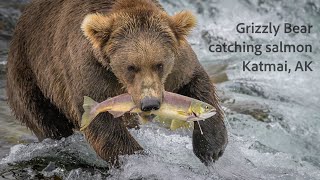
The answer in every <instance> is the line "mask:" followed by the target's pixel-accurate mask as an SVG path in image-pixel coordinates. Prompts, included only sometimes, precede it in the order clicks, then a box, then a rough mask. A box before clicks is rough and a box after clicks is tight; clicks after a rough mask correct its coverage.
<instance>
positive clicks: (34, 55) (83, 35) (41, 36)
mask: <svg viewBox="0 0 320 180" xmlns="http://www.w3.org/2000/svg"><path fill="white" fill-rule="evenodd" d="M194 26H195V18H194V17H193V15H192V14H191V13H190V12H187V11H184V12H181V13H178V14H176V15H174V16H169V15H167V14H166V12H165V11H164V10H163V8H162V7H161V6H160V5H159V3H158V2H156V1H155V0H136V1H131V0H118V1H117V2H115V1H112V0H92V1H81V0H35V1H33V2H32V3H31V4H30V5H29V6H28V7H27V8H26V10H25V11H24V13H23V15H22V16H21V18H20V20H19V22H18V24H17V27H16V30H15V34H14V38H13V40H12V43H11V46H10V52H9V59H8V81H7V82H8V86H7V87H8V92H7V93H8V97H9V104H10V106H11V108H12V110H13V112H14V114H15V115H16V117H17V119H19V120H20V121H22V122H23V123H25V124H26V126H27V127H29V128H30V129H31V130H32V131H33V132H34V133H35V134H36V135H37V137H38V138H39V139H40V140H41V139H44V138H55V139H59V138H61V137H66V136H69V135H71V134H72V133H73V130H78V129H79V125H80V121H81V114H82V112H83V109H82V103H83V96H90V97H92V98H93V99H95V100H96V101H103V100H105V99H107V98H108V97H112V96H115V95H118V94H121V93H124V92H129V93H130V94H131V95H132V96H133V99H134V102H135V103H136V104H137V105H139V103H140V100H141V99H142V98H144V97H147V96H152V97H157V98H159V99H161V97H162V92H163V90H164V89H165V90H167V91H172V92H177V93H180V94H184V95H186V96H190V97H193V98H197V99H200V100H202V101H206V102H208V103H211V104H213V105H214V106H215V107H216V108H217V109H218V113H217V115H216V116H214V117H213V118H210V119H208V120H206V121H203V122H201V125H202V129H203V131H204V135H201V133H200V131H199V127H198V126H197V125H196V126H195V130H194V133H193V145H194V152H195V154H196V155H197V156H198V157H199V158H200V160H201V161H203V162H204V163H209V162H211V160H216V159H217V158H218V157H219V156H221V155H222V152H223V151H224V148H225V146H226V143H227V134H226V129H225V126H224V123H223V116H222V111H221V109H220V106H219V104H218V99H217V97H216V94H215V89H214V87H213V86H212V84H211V83H210V80H209V77H208V75H207V74H206V73H205V71H204V70H203V68H202V67H201V65H200V63H199V61H198V60H197V57H196V55H195V53H194V52H193V51H192V49H191V47H190V45H189V44H188V42H187V41H186V39H185V36H187V35H188V33H189V32H190V31H191V29H192V27H194ZM85 135H86V138H87V140H88V142H89V143H90V144H91V145H92V146H93V148H94V149H95V150H96V152H97V153H98V154H99V155H100V156H101V157H102V158H104V159H105V160H108V161H114V160H116V159H117V157H118V155H120V154H132V153H134V152H135V151H138V150H141V149H142V148H141V147H140V145H139V144H138V143H137V142H136V141H135V140H134V139H133V138H132V137H131V135H130V134H129V132H128V131H127V129H126V126H125V124H124V122H123V121H122V120H117V119H113V117H112V116H111V115H110V114H108V113H102V114H100V115H99V116H97V117H96V118H95V119H94V121H93V123H92V124H91V125H90V126H89V127H88V128H87V129H86V131H85Z"/></svg>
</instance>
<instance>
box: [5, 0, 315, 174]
mask: <svg viewBox="0 0 320 180" xmlns="http://www.w3.org/2000/svg"><path fill="white" fill-rule="evenodd" d="M25 3H26V1H23V0H14V1H12V0H11V1H10V0H2V1H1V2H0V124H1V125H0V133H1V136H0V158H3V159H2V160H0V177H1V176H2V177H3V178H8V179H14V178H21V179H28V178H29V179H34V178H42V177H51V178H57V179H59V178H64V179H93V178H95V179H104V178H106V177H108V178H110V179H320V90H319V89H320V64H319V58H320V53H319V52H320V51H319V47H320V42H319V36H320V33H319V30H320V1H317V0H288V1H285V0H270V1H265V0H239V1H233V0H203V1H200V0H175V1H169V0H161V3H162V4H163V6H164V8H165V9H166V10H167V11H168V12H169V13H170V14H174V13H175V12H178V11H181V10H183V9H189V10H192V11H193V12H194V13H195V14H196V16H197V19H198V26H197V28H196V29H195V30H194V31H193V33H192V34H191V36H190V37H189V42H190V43H191V45H192V47H193V48H194V50H195V51H196V53H197V55H198V58H199V60H200V61H201V63H202V64H203V66H204V67H205V68H206V70H207V71H208V73H209V75H210V77H211V79H212V81H213V82H214V83H216V86H217V89H218V92H219V96H220V99H221V101H222V105H223V108H224V110H225V112H226V124H227V127H228V131H229V144H228V147H227V149H226V152H225V154H224V155H223V157H222V158H220V159H219V161H217V162H216V163H215V164H214V165H212V166H210V167H205V166H204V165H203V164H201V162H200V161H199V160H198V159H197V158H196V157H195V156H194V155H193V153H192V143H191V137H190V134H191V132H190V131H188V130H180V131H175V132H172V131H169V130H168V129H166V128H164V127H163V126H161V125H158V124H155V123H149V124H147V125H143V126H141V129H140V130H130V131H131V134H132V135H133V136H134V137H135V138H136V139H137V140H138V142H139V143H140V144H141V145H142V146H143V147H144V149H145V154H143V155H141V154H137V155H132V156H124V157H122V161H123V164H122V166H121V167H120V168H117V169H115V168H110V169H109V170H108V166H107V164H106V163H105V162H104V161H102V160H101V159H99V158H98V157H97V156H96V155H95V153H94V151H93V150H92V149H91V147H89V146H88V144H87V143H86V140H85V139H84V137H83V136H82V134H80V133H76V134H75V135H73V136H71V137H68V138H65V139H62V140H60V141H54V140H50V139H47V140H45V141H43V142H41V143H38V142H37V140H36V138H35V137H34V135H32V133H31V132H30V131H29V130H27V129H26V128H25V127H24V126H21V125H20V124H19V123H18V122H17V121H15V120H14V117H13V116H12V115H11V114H10V110H9V108H8V106H7V104H6V95H5V90H4V88H5V64H6V57H7V44H8V41H9V40H10V38H11V34H12V29H13V27H14V24H15V22H16V19H17V18H18V17H19V15H20V10H22V9H23V5H24V4H25ZM240 22H243V23H246V24H251V23H252V22H254V23H255V24H267V23H269V22H272V23H273V24H274V25H278V24H283V23H285V22H290V23H292V24H297V25H303V24H312V25H313V28H312V30H311V33H307V34H284V33H282V32H280V33H279V34H278V35H277V36H273V35H272V34H240V33H237V32H236V31H235V26H236V25H237V24H238V23H240ZM235 41H237V42H240V43H242V42H246V43H251V44H257V43H260V44H277V43H279V41H283V42H286V43H291V44H311V45H312V47H313V50H312V52H311V53H263V54H262V55H260V56H256V55H254V54H253V53H212V52H209V50H208V47H209V46H210V45H211V44H219V43H224V42H227V43H232V42H235ZM243 61H252V62H260V61H262V62H265V63H275V62H280V61H282V62H284V61H287V62H288V66H291V67H294V66H295V64H296V63H297V62H298V61H302V62H304V61H313V65H312V68H313V71H312V72H292V73H290V74H288V73H287V72H267V73H266V72H243V71H242V62H243Z"/></svg>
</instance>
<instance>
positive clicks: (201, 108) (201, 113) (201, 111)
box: [191, 101, 216, 120]
mask: <svg viewBox="0 0 320 180" xmlns="http://www.w3.org/2000/svg"><path fill="white" fill-rule="evenodd" d="M191 110H192V113H193V114H194V116H196V117H197V118H199V119H202V120H204V119H208V118H210V117H212V116H214V115H215V114H216V108H215V107H213V106H212V105H210V104H208V103H205V102H201V101H193V102H192V103H191Z"/></svg>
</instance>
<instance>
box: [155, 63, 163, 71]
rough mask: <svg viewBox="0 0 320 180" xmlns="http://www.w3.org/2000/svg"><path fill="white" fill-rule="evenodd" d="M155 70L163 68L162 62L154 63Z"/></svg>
mask: <svg viewBox="0 0 320 180" xmlns="http://www.w3.org/2000/svg"><path fill="white" fill-rule="evenodd" d="M156 70H158V71H162V70H163V64H162V63H159V64H157V65H156Z"/></svg>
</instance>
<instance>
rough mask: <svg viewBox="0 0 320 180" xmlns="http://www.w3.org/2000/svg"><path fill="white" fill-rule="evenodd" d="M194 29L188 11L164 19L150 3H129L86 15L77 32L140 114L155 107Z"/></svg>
mask: <svg viewBox="0 0 320 180" xmlns="http://www.w3.org/2000/svg"><path fill="white" fill-rule="evenodd" d="M195 24H196V20H195V17H194V16H193V15H192V13H191V12H188V11H182V12H180V13H178V14H176V15H173V16H169V15H168V14H167V13H166V12H165V11H164V10H163V9H162V8H159V7H158V6H156V5H155V4H152V3H146V2H145V1H141V2H140V3H139V2H136V1H130V2H126V3H118V4H115V5H114V6H113V8H112V10H111V12H110V13H108V14H101V13H94V14H88V15H86V16H85V18H84V20H83V22H82V26H81V28H82V31H83V33H84V35H85V36H86V38H87V39H88V40H89V41H90V43H91V44H92V49H93V52H94V54H95V56H96V59H97V60H98V61H99V63H101V64H102V65H103V66H105V67H106V68H110V69H111V71H112V72H113V73H114V74H115V76H116V77H117V78H118V80H119V81H120V82H121V83H122V84H123V86H124V88H126V90H127V91H128V93H129V94H130V95H131V96H132V99H133V101H134V102H135V104H136V105H137V106H138V107H140V108H141V110H142V111H150V110H152V109H158V108H159V107H160V104H161V102H162V96H163V91H164V83H165V81H166V78H167V77H168V75H169V74H170V73H171V70H172V68H173V66H174V63H175V57H176V55H177V53H179V52H178V48H179V45H180V44H181V43H182V42H183V41H185V37H186V36H187V35H188V34H189V32H190V31H191V29H192V28H193V27H194V26H195ZM179 68H183V67H179Z"/></svg>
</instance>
